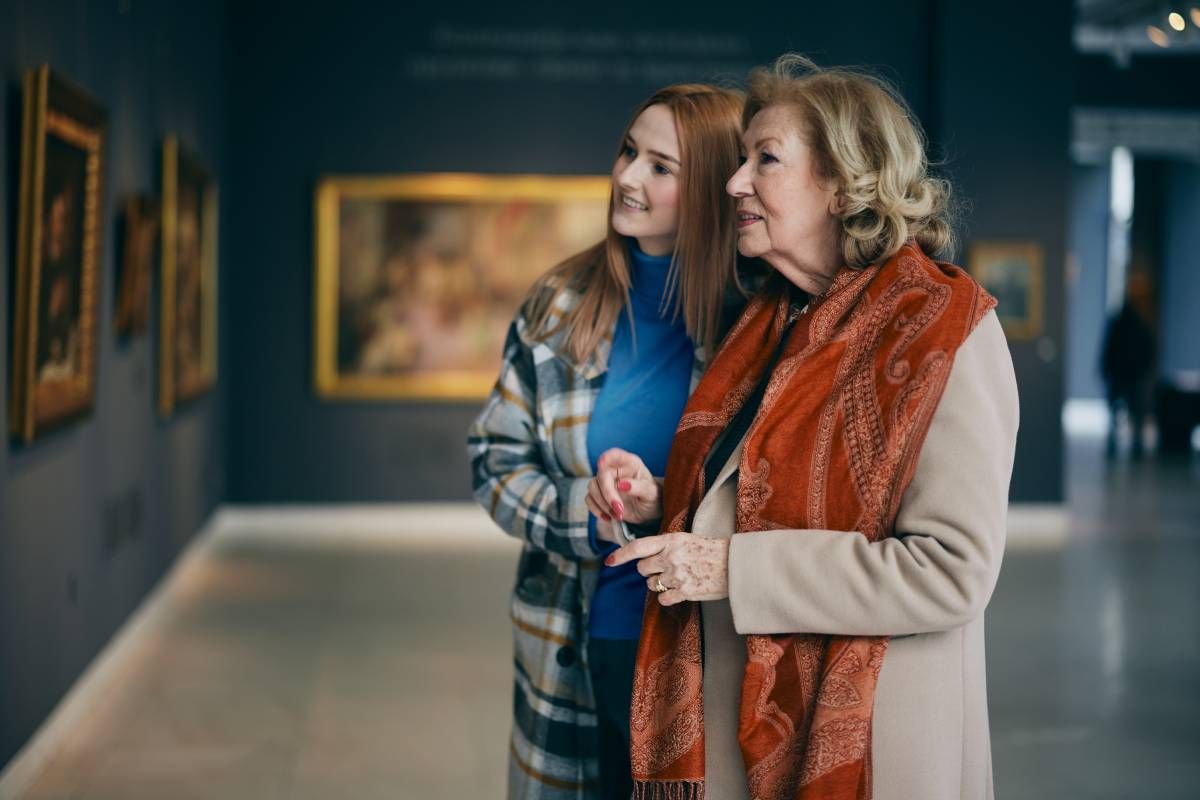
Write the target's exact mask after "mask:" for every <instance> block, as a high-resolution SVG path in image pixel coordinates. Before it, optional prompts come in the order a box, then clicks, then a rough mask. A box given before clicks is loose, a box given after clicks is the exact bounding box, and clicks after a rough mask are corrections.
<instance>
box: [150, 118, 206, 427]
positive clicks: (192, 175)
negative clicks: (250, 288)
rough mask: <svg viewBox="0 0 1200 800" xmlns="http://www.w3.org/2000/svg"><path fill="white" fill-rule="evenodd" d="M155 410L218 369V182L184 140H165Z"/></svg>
mask: <svg viewBox="0 0 1200 800" xmlns="http://www.w3.org/2000/svg"><path fill="white" fill-rule="evenodd" d="M162 172H163V181H162V280H161V281H160V283H159V293H160V294H159V364H158V366H159V391H158V411H159V414H160V415H161V416H163V417H169V416H171V415H172V414H173V413H174V412H175V409H176V407H177V406H179V405H180V404H181V403H184V402H187V401H188V400H192V399H194V398H197V397H199V396H200V395H202V394H204V393H205V392H207V391H208V390H209V389H210V388H212V385H213V383H214V382H215V381H216V375H217V185H216V182H215V181H214V180H213V178H212V176H211V174H210V173H209V172H208V170H206V169H205V168H204V167H203V166H201V164H200V162H199V161H198V160H196V158H195V157H193V156H192V155H191V154H189V153H188V152H187V151H186V150H184V149H182V148H181V147H180V146H179V141H178V139H176V138H175V137H174V136H170V137H167V139H166V141H165V142H163V167H162Z"/></svg>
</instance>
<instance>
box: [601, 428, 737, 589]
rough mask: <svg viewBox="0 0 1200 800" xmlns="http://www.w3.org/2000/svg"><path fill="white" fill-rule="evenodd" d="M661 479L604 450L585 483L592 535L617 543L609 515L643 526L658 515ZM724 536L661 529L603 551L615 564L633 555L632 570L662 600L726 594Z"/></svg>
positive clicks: (638, 462) (631, 458) (636, 461)
mask: <svg viewBox="0 0 1200 800" xmlns="http://www.w3.org/2000/svg"><path fill="white" fill-rule="evenodd" d="M662 490H663V487H662V480H661V479H660V478H656V477H654V476H653V475H651V474H650V471H649V470H648V469H647V468H646V465H645V464H644V463H643V462H642V459H641V458H639V457H638V456H636V455H634V454H633V453H630V452H628V451H626V450H621V449H619V448H613V449H611V450H606V451H605V452H604V454H603V455H601V456H600V458H599V460H598V462H597V471H596V475H595V477H593V478H592V480H591V481H590V482H589V483H588V494H587V506H588V510H589V511H590V512H591V513H592V514H593V515H595V516H596V518H597V524H596V534H597V538H599V539H602V540H604V541H608V542H614V543H618V544H620V543H621V542H620V540H619V539H618V538H617V536H616V533H615V532H614V531H613V527H612V521H613V520H614V519H617V520H623V521H625V522H627V523H633V524H635V525H640V526H644V525H646V524H647V523H652V522H656V521H657V520H659V519H660V518H661V517H662ZM728 559H729V540H728V539H724V538H708V537H705V536H700V535H697V534H695V533H663V534H659V535H657V536H647V537H644V538H640V539H634V540H633V541H632V542H629V543H628V544H625V545H623V546H622V547H620V548H619V549H618V550H616V551H614V552H612V553H610V554H609V556H608V557H607V558H606V559H605V561H604V563H605V564H606V565H607V566H610V567H615V566H619V565H620V564H625V563H628V562H630V561H637V571H638V573H639V574H641V575H642V576H644V577H645V578H646V585H647V586H648V587H649V588H650V590H651V591H653V592H656V593H657V594H658V602H659V603H660V604H662V605H664V606H671V605H675V604H676V603H681V602H684V601H687V600H720V599H722V598H725V597H728V596H729V578H728V575H729V573H728Z"/></svg>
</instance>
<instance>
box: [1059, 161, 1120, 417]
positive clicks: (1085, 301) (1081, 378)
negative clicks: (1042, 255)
mask: <svg viewBox="0 0 1200 800" xmlns="http://www.w3.org/2000/svg"><path fill="white" fill-rule="evenodd" d="M1109 172H1110V169H1109V166H1108V164H1087V165H1076V166H1075V167H1073V168H1072V170H1071V211H1070V228H1069V231H1068V236H1069V239H1070V253H1071V256H1070V260H1069V262H1068V265H1067V281H1066V287H1067V310H1066V313H1067V325H1068V328H1067V348H1068V349H1067V359H1066V361H1067V396H1068V397H1071V398H1093V399H1095V398H1102V397H1104V384H1103V383H1102V382H1101V381H1100V373H1099V369H1098V367H1099V363H1100V347H1101V342H1102V340H1103V338H1104V323H1105V310H1104V304H1105V293H1106V291H1107V283H1106V281H1107V274H1108V262H1107V259H1108V214H1109V212H1108V203H1109V198H1108V195H1109Z"/></svg>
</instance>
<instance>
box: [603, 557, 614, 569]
mask: <svg viewBox="0 0 1200 800" xmlns="http://www.w3.org/2000/svg"><path fill="white" fill-rule="evenodd" d="M612 558H613V557H612V556H609V557H608V558H606V559H604V566H606V567H611V566H612Z"/></svg>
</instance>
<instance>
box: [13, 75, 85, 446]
mask: <svg viewBox="0 0 1200 800" xmlns="http://www.w3.org/2000/svg"><path fill="white" fill-rule="evenodd" d="M23 123H24V124H23V131H22V139H21V142H22V143H21V184H20V204H19V205H20V210H19V219H18V241H17V262H18V263H17V276H16V296H15V303H14V311H15V313H14V330H13V344H14V347H13V362H12V364H13V380H12V401H11V403H10V419H9V427H10V431H11V432H12V434H13V435H14V436H15V437H17V438H19V439H23V440H25V441H31V440H33V439H34V438H36V437H37V436H38V435H40V434H41V433H42V432H44V431H46V430H48V429H50V428H53V427H55V426H58V425H60V424H62V423H64V422H67V421H69V420H71V419H74V418H77V417H79V416H81V415H83V414H86V413H87V412H89V411H90V410H91V408H92V406H93V405H94V403H95V394H96V316H97V313H96V312H97V305H96V303H97V291H96V287H97V285H98V280H99V275H98V273H99V270H100V252H101V251H100V219H101V210H100V201H101V198H102V197H103V188H102V181H103V158H104V137H105V125H106V114H105V111H104V109H103V108H101V107H100V105H98V104H97V103H96V101H95V100H93V99H92V98H90V97H89V96H88V95H87V94H85V93H84V92H83V91H82V90H80V89H78V88H76V87H74V86H72V85H70V84H69V83H67V82H66V81H64V80H63V79H62V78H60V77H59V76H57V75H55V74H54V73H52V72H51V71H50V69H49V67H46V66H43V67H40V68H38V69H36V70H33V71H31V72H30V73H29V74H27V75H26V76H25V82H24V120H23Z"/></svg>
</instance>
